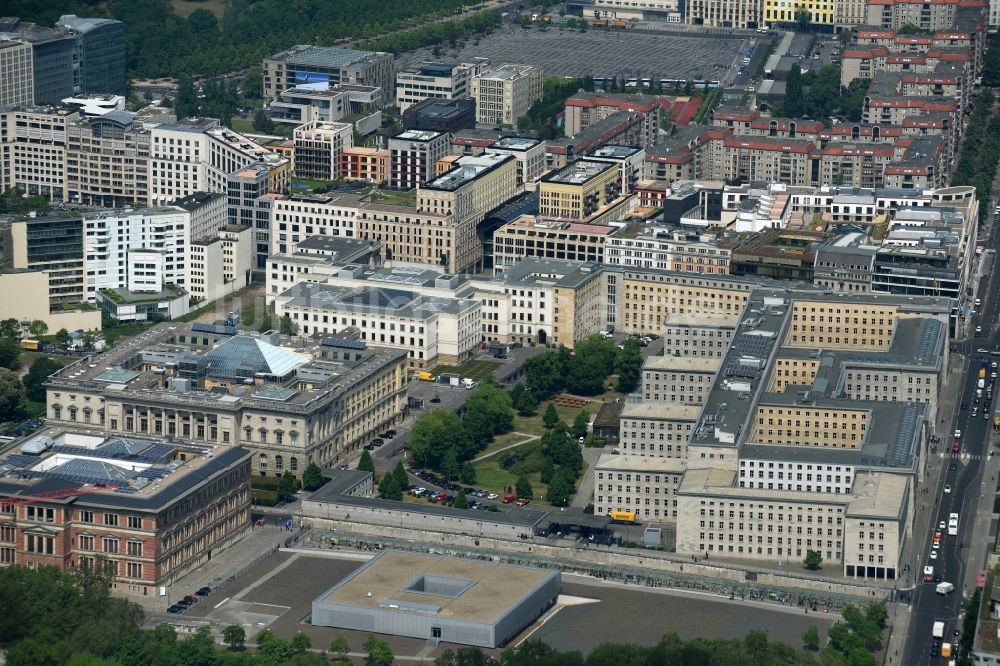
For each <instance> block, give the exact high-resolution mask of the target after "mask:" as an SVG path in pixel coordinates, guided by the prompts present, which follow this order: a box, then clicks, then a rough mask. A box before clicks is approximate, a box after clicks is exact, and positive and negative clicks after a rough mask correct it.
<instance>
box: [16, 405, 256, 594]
mask: <svg viewBox="0 0 1000 666" xmlns="http://www.w3.org/2000/svg"><path fill="white" fill-rule="evenodd" d="M98 411H99V409H98V408H95V407H93V406H91V405H85V406H82V407H81V409H80V410H79V415H80V424H81V425H82V424H84V423H85V421H90V422H92V423H95V424H96V423H98V421H99V420H100V417H99V416H98ZM84 427H86V426H84ZM78 428H80V425H78V426H76V427H75V428H74V429H73V430H64V429H61V428H59V429H56V428H51V429H47V430H45V431H43V432H42V433H40V434H38V435H35V436H34V437H32V438H31V439H30V440H28V441H26V442H24V443H23V444H21V446H20V447H18V448H12V449H9V450H8V451H7V455H5V456H4V458H3V467H2V469H3V472H2V474H0V497H2V498H3V500H4V504H3V505H2V507H3V510H2V511H0V564H2V565H5V566H6V565H12V564H18V565H21V566H27V567H29V568H34V567H39V566H54V567H56V568H58V569H61V570H65V571H71V570H74V569H77V568H82V567H94V566H97V565H98V564H99V563H100V564H101V566H102V567H103V568H104V570H105V571H107V572H108V573H109V574H111V579H112V583H111V584H112V587H113V589H115V590H116V591H117V592H119V593H122V594H125V595H129V596H134V597H147V598H152V597H155V596H156V595H157V594H158V593H159V591H160V589H162V586H167V585H171V584H172V583H174V582H175V581H176V580H178V579H180V578H181V577H183V576H184V575H185V574H187V573H189V572H191V571H192V570H194V569H196V568H197V567H199V566H202V565H203V564H204V563H205V562H207V561H209V560H210V559H211V558H212V556H213V555H217V554H218V553H219V552H221V551H223V550H225V549H226V548H229V547H231V546H233V545H235V544H237V543H238V542H239V541H240V540H241V539H242V538H243V537H244V536H246V534H247V533H248V532H249V531H250V498H251V493H250V473H251V457H252V456H251V453H250V451H248V450H247V449H244V448H240V447H237V446H205V445H195V444H190V443H174V442H171V443H167V442H165V441H163V439H162V438H160V437H156V438H149V437H135V436H130V437H127V438H125V437H121V436H115V435H107V434H100V433H99V432H96V431H90V430H83V429H78ZM97 484H100V485H97ZM52 488H63V489H65V493H62V494H60V495H57V496H52V493H51V491H52ZM33 495H35V496H37V495H42V496H43V498H42V499H36V500H28V501H23V500H19V499H18V498H19V497H21V498H23V497H31V496H33ZM8 502H9V503H8Z"/></svg>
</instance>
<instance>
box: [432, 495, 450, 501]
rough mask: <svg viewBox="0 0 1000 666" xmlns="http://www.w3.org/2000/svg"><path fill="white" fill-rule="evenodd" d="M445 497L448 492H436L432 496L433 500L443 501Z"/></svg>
mask: <svg viewBox="0 0 1000 666" xmlns="http://www.w3.org/2000/svg"><path fill="white" fill-rule="evenodd" d="M447 497H448V493H438V494H437V495H435V496H434V501H435V502H443V501H445V499H447Z"/></svg>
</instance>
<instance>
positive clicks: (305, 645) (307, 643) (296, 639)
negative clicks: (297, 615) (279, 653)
mask: <svg viewBox="0 0 1000 666" xmlns="http://www.w3.org/2000/svg"><path fill="white" fill-rule="evenodd" d="M311 647H312V639H311V638H309V635H308V634H306V633H304V632H301V631H299V632H296V633H295V636H293V637H292V650H294V651H295V653H296V654H301V653H303V652H308V651H309V648H311Z"/></svg>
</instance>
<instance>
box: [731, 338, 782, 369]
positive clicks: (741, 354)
mask: <svg viewBox="0 0 1000 666" xmlns="http://www.w3.org/2000/svg"><path fill="white" fill-rule="evenodd" d="M772 341H773V338H770V337H767V336H762V335H748V334H746V333H737V334H736V336H735V337H734V338H733V343H732V346H731V347H730V353H729V356H728V359H729V360H728V361H727V362H726V367H725V368H724V372H725V375H726V376H727V377H756V376H757V374H758V372H759V371H760V367H757V366H754V365H748V364H746V363H745V362H741V360H742V359H745V358H748V357H749V358H755V359H760V360H761V362H763V361H764V359H766V358H767V356H768V354H769V353H770V350H771V343H772Z"/></svg>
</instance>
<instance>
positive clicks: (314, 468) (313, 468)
mask: <svg viewBox="0 0 1000 666" xmlns="http://www.w3.org/2000/svg"><path fill="white" fill-rule="evenodd" d="M322 485H323V472H322V470H320V468H319V465H317V464H316V463H314V462H311V463H309V465H308V466H307V467H306V469H305V471H304V472H302V486H303V487H304V488H305V489H306V490H316V489H318V488H319V487H320V486H322Z"/></svg>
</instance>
